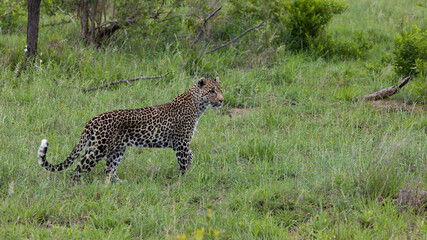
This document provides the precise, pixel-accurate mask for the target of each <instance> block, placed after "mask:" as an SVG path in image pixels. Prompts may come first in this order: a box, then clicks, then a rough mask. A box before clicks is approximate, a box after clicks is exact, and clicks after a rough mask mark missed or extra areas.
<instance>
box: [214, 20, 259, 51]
mask: <svg viewBox="0 0 427 240" xmlns="http://www.w3.org/2000/svg"><path fill="white" fill-rule="evenodd" d="M264 25H265V23H261V24H259V25H257V26H255V27H251V28H249V29H247V30H246V31H244V32H242V33H241V34H240V35H239V36H237V37H235V38H234V39H233V40H231V41H229V42H227V43H224V44H222V45H221V46H218V47H216V48H214V49H212V50H209V51H208V52H206V54H209V53H212V52H215V51H216V50H219V49H221V48H224V47H227V46H229V45H230V44H232V43H234V42H235V41H237V39H239V38H241V37H243V35H245V34H246V33H248V32H250V31H252V30H254V29H257V28H259V27H262V26H264Z"/></svg>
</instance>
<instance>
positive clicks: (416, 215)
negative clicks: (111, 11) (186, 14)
mask: <svg viewBox="0 0 427 240" xmlns="http://www.w3.org/2000/svg"><path fill="white" fill-rule="evenodd" d="M386 2H387V1H385V0H384V1H361V2H360V3H359V4H356V3H353V2H351V3H349V4H350V6H349V9H348V10H347V12H346V13H345V14H344V15H342V16H340V17H339V19H336V21H335V22H334V23H333V24H332V25H331V26H330V31H337V32H338V33H339V34H347V33H348V32H347V31H350V29H354V31H357V30H358V29H361V28H362V29H363V26H365V25H367V26H370V28H373V29H374V31H375V32H376V33H377V34H379V35H381V34H382V35H386V37H385V38H384V39H383V40H382V41H379V42H377V45H376V47H375V48H374V49H372V50H371V51H372V52H370V55H368V57H366V58H365V59H359V60H345V61H337V60H325V59H318V58H315V57H312V56H308V55H307V54H304V53H301V54H290V53H287V52H286V51H284V50H283V48H281V47H279V48H278V49H277V51H276V52H275V53H273V56H272V57H271V59H270V60H271V61H268V60H265V61H266V64H265V65H264V64H258V63H259V59H258V56H257V55H254V54H253V53H252V54H251V53H250V52H249V53H248V52H240V50H239V49H240V48H239V47H231V48H229V49H227V50H223V51H218V52H216V53H214V54H210V55H206V56H205V57H204V60H203V62H202V64H201V68H202V69H205V70H206V71H207V72H208V73H210V74H212V75H215V76H216V75H218V76H220V78H221V82H222V87H223V91H224V97H225V106H224V107H223V108H221V109H212V108H210V109H208V111H207V112H206V113H205V114H204V116H203V117H202V118H201V119H200V121H199V124H198V128H197V131H196V134H195V136H194V139H193V141H192V143H191V148H192V150H193V153H194V163H193V166H192V167H191V168H190V170H189V171H188V172H187V174H186V175H184V176H182V177H181V176H180V174H179V171H178V166H177V163H176V159H175V156H174V155H175V154H174V152H173V151H172V150H170V149H137V148H129V149H128V150H127V152H126V154H125V157H124V160H123V162H122V163H121V165H120V167H119V170H118V176H119V177H120V178H121V179H122V180H126V182H124V183H120V184H108V183H106V182H105V176H104V174H103V166H102V165H103V164H102V163H103V162H101V164H98V165H97V166H96V168H95V169H94V171H92V172H91V173H90V174H89V175H87V176H86V177H85V178H84V179H83V182H82V183H81V184H77V185H72V184H70V183H69V173H70V170H71V169H72V168H73V167H72V168H70V169H69V170H66V171H64V172H60V173H55V174H52V173H49V172H47V171H45V170H43V169H42V168H41V167H40V166H39V165H38V163H37V150H38V147H39V144H40V141H41V139H43V138H47V139H48V140H49V144H50V147H49V152H48V154H47V159H48V160H49V161H50V162H55V163H58V162H62V161H63V160H64V159H65V158H66V157H67V156H68V154H69V153H70V151H71V149H72V147H73V146H74V144H75V143H76V142H77V139H78V137H79V135H80V133H81V131H82V130H83V127H84V126H85V124H86V123H87V121H89V120H90V119H91V118H92V117H93V116H95V115H97V114H99V113H102V112H106V111H110V110H114V109H123V108H138V107H144V106H151V105H155V104H162V103H165V102H168V101H170V100H172V99H173V98H174V97H175V96H176V95H177V94H179V93H181V92H183V91H185V90H186V89H187V88H188V87H189V86H191V85H192V84H193V83H194V82H195V81H196V79H197V78H195V77H193V76H190V75H189V74H188V72H186V71H185V70H184V69H182V66H183V63H185V60H186V59H185V56H186V55H185V53H184V50H182V49H179V48H173V47H171V48H166V49H165V50H163V51H161V52H155V53H153V54H146V55H145V54H142V53H141V52H130V51H128V50H126V49H124V48H116V49H115V50H113V47H112V48H111V49H106V50H96V49H92V48H87V47H83V46H81V45H79V44H77V43H73V42H68V40H67V37H61V36H60V35H55V34H53V33H52V31H53V30H45V29H42V30H41V34H40V35H41V41H40V49H41V52H42V53H43V55H41V59H42V60H43V61H42V63H41V64H40V62H38V61H37V63H36V64H37V65H38V67H37V68H34V67H31V66H30V67H28V69H27V71H22V69H21V68H22V64H23V63H22V58H23V57H22V56H21V55H20V54H19V51H22V53H23V48H24V46H25V44H24V36H16V35H13V36H5V37H4V38H2V39H0V42H1V44H0V46H1V47H2V48H3V46H5V47H4V49H0V50H1V51H3V52H6V53H7V54H9V55H7V56H8V57H9V58H8V60H7V61H9V63H11V64H10V65H9V66H8V67H5V68H0V89H1V90H0V236H1V238H3V239H22V238H31V239H128V238H143V239H168V238H171V239H182V237H183V234H184V235H185V238H186V239H189V238H194V239H200V238H199V237H200V236H204V237H205V238H206V239H209V238H219V239H292V238H297V239H308V238H318V239H402V238H405V239H425V238H426V237H427V228H426V224H425V213H420V212H416V211H415V210H414V209H412V208H410V207H409V208H404V207H402V206H400V205H398V204H395V203H394V202H393V201H392V199H394V198H396V197H397V196H398V193H399V191H400V190H402V189H405V188H407V187H408V186H413V185H414V184H415V183H417V182H420V181H421V187H422V188H423V189H425V188H426V184H427V175H426V169H427V161H426V159H427V144H426V139H427V115H426V112H425V110H423V111H411V110H401V109H396V110H392V111H384V110H381V109H377V108H374V107H372V106H371V105H369V104H367V103H364V102H352V101H350V100H352V99H353V98H354V97H355V96H359V95H362V94H366V93H370V92H373V91H375V90H378V89H380V88H383V87H388V86H391V85H392V84H394V83H395V82H396V81H397V80H398V78H399V77H398V76H396V75H395V73H394V72H393V71H392V69H391V68H390V67H389V66H386V65H381V64H379V59H380V58H381V57H380V56H377V55H378V54H379V53H384V54H386V53H387V51H389V50H390V49H389V48H390V47H391V46H392V42H391V41H392V40H393V39H394V36H395V35H397V33H398V31H399V29H396V24H395V22H393V21H394V20H392V19H401V18H402V17H403V16H405V15H406V14H407V13H408V11H409V10H408V11H406V10H405V6H406V7H408V6H409V7H411V8H412V7H413V8H415V7H414V6H413V5H415V3H416V2H415V1H408V2H411V4H413V5H410V4H409V5H408V4H407V1H397V0H396V1H393V4H385V3H386ZM416 9H418V8H416ZM380 13H381V14H383V15H381V14H380ZM411 13H413V14H415V17H413V18H411V19H412V20H411V22H410V23H423V21H424V22H425V18H424V17H423V15H422V16H421V14H420V13H419V12H418V10H414V12H411ZM380 15H381V19H384V21H383V22H381V21H378V19H377V18H378V17H379V16H380ZM376 24H378V25H376ZM405 24H406V23H405ZM408 24H409V23H408ZM346 25H348V26H351V28H344V26H346ZM70 31H71V30H70ZM351 31H353V30H351ZM52 39H58V40H60V41H63V42H64V43H63V45H62V48H61V49H54V48H50V49H49V46H48V42H49V41H51V40H52ZM69 41H71V40H69ZM15 43H16V44H15ZM6 46H7V47H6ZM12 53H13V54H12ZM143 53H147V50H144V52H143ZM4 56H5V55H4ZM4 59H5V58H3V60H4ZM14 59H15V60H14ZM261 62H263V61H261ZM252 63H254V64H252ZM378 64H379V65H378ZM266 65H268V67H266ZM368 65H375V66H377V67H375V70H372V69H371V68H369V67H367V66H368ZM170 70H174V73H173V74H171V75H169V76H167V77H166V78H165V79H163V80H161V81H160V82H159V83H158V84H155V83H156V82H157V80H140V81H137V82H133V83H130V84H121V85H118V86H116V87H113V88H111V89H106V90H98V91H93V92H89V93H83V92H81V91H79V90H78V89H77V88H80V87H88V86H94V85H100V84H102V83H106V82H110V81H114V80H118V79H122V78H132V77H135V76H152V75H160V74H163V73H166V72H167V71H170ZM415 81H425V78H418V79H415ZM69 87H73V88H69ZM415 87H416V84H415V83H409V84H408V85H407V86H405V87H404V89H403V90H402V91H401V92H399V93H398V94H397V95H396V96H393V97H392V99H394V100H398V101H402V102H405V103H408V105H411V104H413V102H420V103H423V102H424V104H425V100H423V99H422V98H420V97H418V96H416V95H415V94H413V91H414V88H415ZM291 100H294V101H297V102H298V104H297V105H291V103H290V102H291ZM236 107H245V108H248V109H250V110H251V111H249V112H248V113H247V114H245V115H243V116H241V117H231V118H230V117H229V116H228V115H227V114H226V112H227V110H229V109H231V108H236Z"/></svg>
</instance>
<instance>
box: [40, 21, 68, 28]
mask: <svg viewBox="0 0 427 240" xmlns="http://www.w3.org/2000/svg"><path fill="white" fill-rule="evenodd" d="M70 22H71V20H68V21H65V20H64V21H62V22H56V23H49V24H43V25H42V27H51V26H56V25H62V24H67V23H70Z"/></svg>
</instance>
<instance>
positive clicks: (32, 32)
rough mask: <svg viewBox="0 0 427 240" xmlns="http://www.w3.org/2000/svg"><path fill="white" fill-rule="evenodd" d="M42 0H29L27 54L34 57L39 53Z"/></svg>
mask: <svg viewBox="0 0 427 240" xmlns="http://www.w3.org/2000/svg"><path fill="white" fill-rule="evenodd" d="M40 3H41V0H28V23H27V56H28V57H34V56H36V54H37V40H38V37H39V21H40Z"/></svg>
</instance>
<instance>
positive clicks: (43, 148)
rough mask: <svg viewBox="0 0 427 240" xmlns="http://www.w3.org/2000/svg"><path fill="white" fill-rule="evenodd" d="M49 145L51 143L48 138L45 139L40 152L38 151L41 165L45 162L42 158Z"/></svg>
mask: <svg viewBox="0 0 427 240" xmlns="http://www.w3.org/2000/svg"><path fill="white" fill-rule="evenodd" d="M48 146H49V144H48V143H47V140H46V139H43V140H42V143H41V144H40V147H39V152H38V155H39V164H40V165H42V164H43V161H42V158H43V157H44V156H45V155H46V151H47V147H48Z"/></svg>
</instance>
